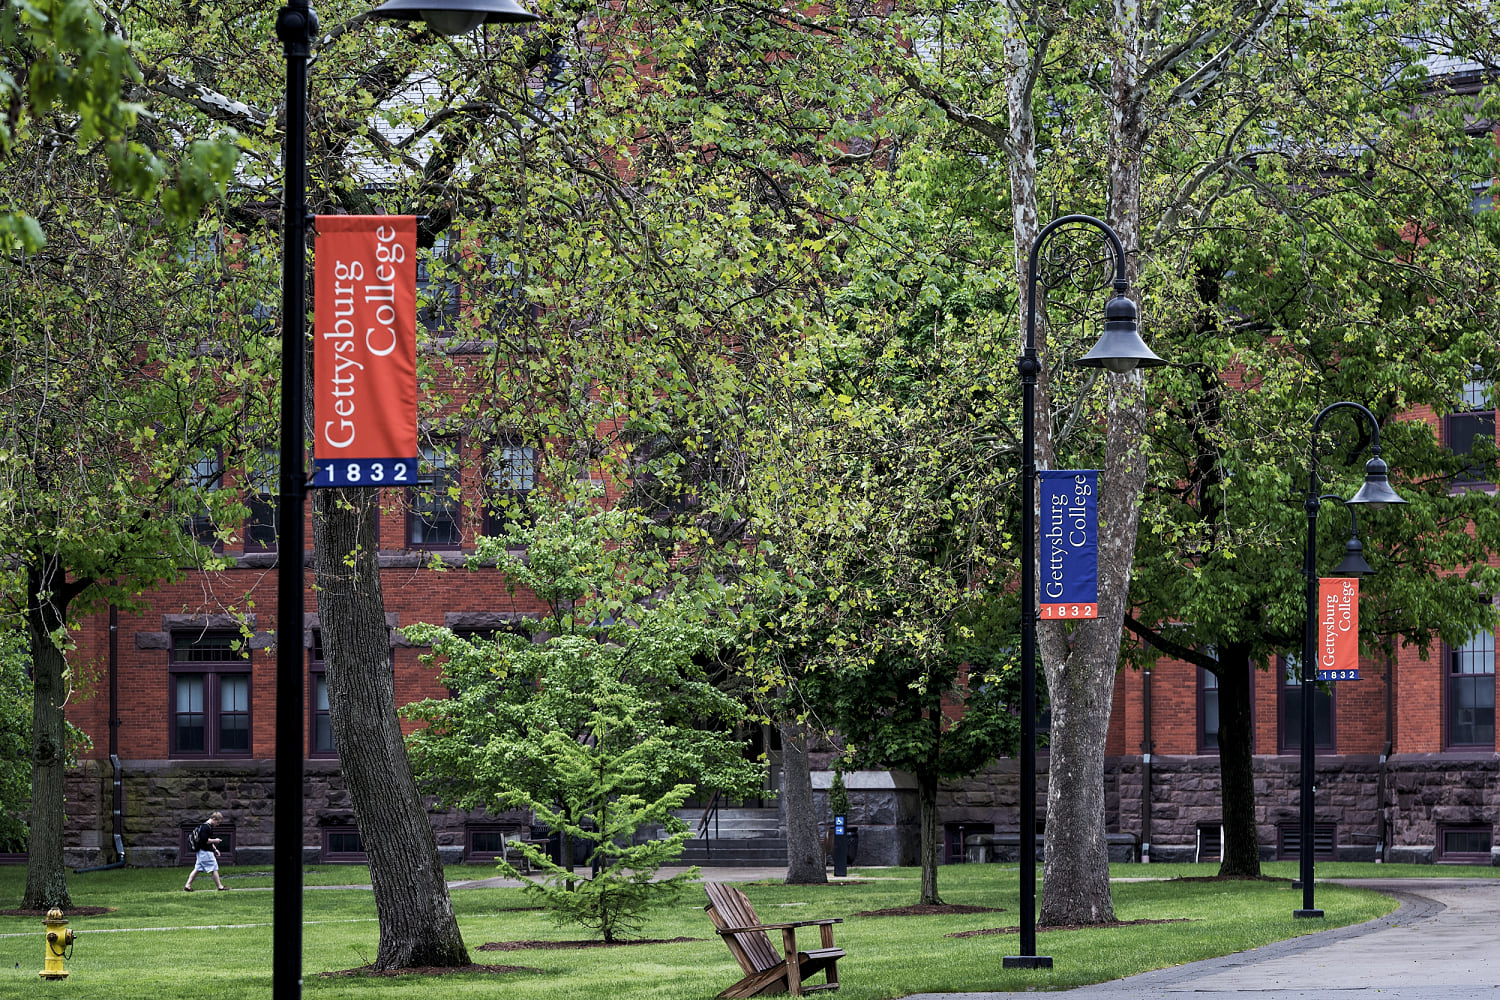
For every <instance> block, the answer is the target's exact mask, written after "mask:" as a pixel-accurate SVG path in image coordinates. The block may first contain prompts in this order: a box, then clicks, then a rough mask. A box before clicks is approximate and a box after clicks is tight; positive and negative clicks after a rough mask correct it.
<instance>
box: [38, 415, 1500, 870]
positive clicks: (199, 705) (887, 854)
mask: <svg viewBox="0 0 1500 1000" xmlns="http://www.w3.org/2000/svg"><path fill="white" fill-rule="evenodd" d="M1471 389H1473V390H1474V391H1473V392H1472V394H1471V397H1472V400H1471V401H1472V403H1473V406H1474V408H1473V410H1472V411H1470V412H1466V413H1460V414H1458V415H1456V416H1454V417H1450V418H1448V419H1446V420H1445V421H1443V433H1444V435H1445V441H1447V442H1448V443H1449V444H1450V445H1451V446H1453V447H1455V448H1456V449H1458V450H1464V447H1465V442H1466V441H1468V440H1471V439H1472V437H1473V436H1474V435H1476V434H1484V433H1488V434H1490V435H1491V436H1493V435H1494V433H1495V411H1494V410H1493V409H1485V408H1484V406H1485V402H1486V398H1487V397H1485V396H1484V395H1483V387H1480V386H1473V387H1471ZM1418 416H1420V415H1418ZM454 444H455V445H456V448H457V451H456V452H455V453H454V454H452V455H447V456H445V455H442V454H440V453H437V452H433V451H430V450H429V451H428V453H427V454H426V455H424V460H425V461H424V465H423V472H422V476H423V478H424V480H426V481H427V484H428V485H431V486H435V487H436V488H435V489H433V490H432V491H431V493H430V496H431V497H435V498H436V499H424V498H423V497H419V496H418V495H417V494H416V493H414V492H411V491H395V490H388V491H386V493H385V497H384V500H385V504H384V511H385V512H384V515H383V517H382V521H381V524H380V555H379V558H380V565H381V567H382V569H381V572H382V577H383V579H382V583H383V587H384V593H385V600H386V610H387V618H388V622H389V624H390V625H391V627H392V632H391V658H392V665H393V670H394V671H395V678H396V698H397V701H398V703H402V704H404V703H406V702H410V701H415V700H418V699H421V698H427V697H443V696H444V695H445V694H446V690H445V688H444V687H443V686H442V685H441V684H440V683H439V681H438V679H437V669H436V668H435V667H434V666H432V665H429V664H424V663H422V662H421V656H422V653H423V650H421V649H418V648H413V647H412V646H410V645H408V644H407V643H406V642H405V640H404V639H403V638H402V637H401V636H400V635H399V634H398V633H397V632H396V631H395V629H396V627H398V626H404V625H410V624H412V623H414V622H419V621H425V622H434V623H442V624H446V625H449V626H452V627H454V628H455V629H473V630H491V629H495V628H503V627H505V625H506V624H507V623H508V622H510V621H513V620H514V619H515V618H517V617H519V616H521V614H522V613H523V612H526V613H532V614H535V613H537V612H539V611H541V610H542V609H541V607H540V606H539V605H537V604H536V603H535V602H534V601H532V602H531V603H528V602H527V599H526V597H525V596H524V595H522V596H520V597H513V596H512V595H510V594H509V593H508V592H507V589H506V587H505V586H504V582H503V580H502V579H501V578H500V576H499V575H498V574H497V573H496V572H495V571H494V570H492V569H471V568H469V567H468V566H467V565H466V549H467V550H468V551H472V549H471V548H469V547H470V546H472V539H473V538H474V537H475V536H476V535H477V534H479V533H481V532H482V531H484V530H485V529H486V528H487V527H488V528H490V529H493V528H494V519H493V517H492V516H491V515H490V514H489V513H487V510H486V508H487V506H489V504H488V503H487V500H488V499H489V498H493V497H495V496H496V495H497V494H500V495H505V494H514V493H518V492H525V491H526V490H528V489H530V488H531V486H532V485H533V483H534V481H535V476H536V464H537V463H536V454H535V452H534V451H533V450H532V449H531V448H530V447H529V446H527V445H525V444H524V443H521V442H510V443H507V444H504V445H502V446H500V447H499V448H494V447H491V448H490V449H489V450H488V453H487V454H480V453H478V449H477V448H475V447H473V446H471V445H469V444H468V443H466V442H464V441H462V440H459V441H456V442H454ZM224 471H225V474H226V477H227V480H226V481H227V484H228V485H231V486H232V485H234V480H235V476H236V470H224ZM450 475H457V476H458V477H459V478H458V482H459V485H460V487H461V491H460V492H461V497H462V499H461V500H459V501H456V502H453V501H449V500H446V499H444V494H445V490H444V488H443V487H444V486H445V485H446V481H447V477H448V476H450ZM244 481H247V482H248V481H251V479H250V478H246V479H245V480H244ZM1468 488H1476V489H1483V490H1487V491H1489V492H1491V493H1492V494H1493V492H1494V490H1495V487H1494V486H1493V485H1490V484H1471V485H1470V486H1469V487H1468ZM267 499H268V498H264V497H262V498H259V500H257V501H255V502H252V503H251V508H252V515H251V519H250V521H249V522H247V523H246V524H244V525H240V526H237V530H236V531H235V532H234V535H233V540H231V541H230V542H228V543H225V544H224V545H223V549H224V551H223V555H224V556H225V557H226V558H227V559H228V560H229V561H230V562H231V564H232V567H231V568H228V569H224V570H221V571H217V572H211V573H210V572H193V573H191V574H189V575H188V576H187V578H186V579H184V580H183V581H182V582H180V583H177V584H174V585H172V586H168V587H164V588H162V589H161V590H159V591H157V592H155V593H153V594H151V595H150V597H149V599H150V602H151V610H150V611H147V612H129V613H127V612H117V613H115V614H113V615H111V616H105V615H100V616H97V617H95V618H93V619H91V620H90V621H89V622H88V623H87V624H86V626H85V628H84V630H83V632H82V633H81V634H79V635H78V637H77V641H78V648H77V650H76V651H75V653H74V654H73V656H72V660H73V663H74V664H75V669H76V670H77V672H78V675H79V676H80V678H82V683H81V684H80V687H79V690H78V693H76V694H75V696H74V698H73V700H72V701H71V702H70V704H69V706H68V715H69V718H70V719H71V720H72V721H73V722H74V723H75V724H76V725H78V726H80V727H81V728H82V729H83V730H84V731H86V732H87V733H88V734H89V735H90V736H91V737H92V739H93V742H94V747H93V750H92V751H91V752H89V753H88V754H87V759H86V760H84V761H83V762H82V765H81V766H80V767H79V768H77V769H75V770H74V771H73V772H72V774H71V777H70V785H69V797H68V821H67V831H68V832H67V838H68V839H67V843H68V860H69V862H70V863H72V864H78V865H87V864H98V863H103V862H109V861H112V860H114V859H115V857H116V855H115V850H114V839H113V838H114V834H115V833H117V832H118V833H119V834H120V835H121V838H122V841H123V846H124V848H125V851H126V855H127V857H128V859H129V861H130V862H131V863H132V864H137V865H149V864H174V863H177V861H178V858H179V855H180V852H181V851H182V850H183V848H184V846H185V843H186V840H185V838H186V834H187V831H188V830H189V829H190V828H191V827H192V826H193V825H194V824H196V823H197V822H199V821H200V820H201V819H202V817H203V815H204V814H206V813H207V812H209V811H211V810H213V809H220V810H223V811H224V812H226V814H227V815H228V816H229V824H228V830H227V832H226V840H227V844H228V847H229V852H228V853H229V856H230V859H231V860H233V861H238V862H240V863H250V864H260V863H266V862H268V861H269V859H270V845H271V791H272V785H273V778H274V771H273V766H272V757H273V754H274V751H273V746H274V737H275V733H274V729H273V718H274V712H273V708H274V681H275V660H274V657H273V656H272V655H271V648H270V647H271V635H270V631H269V630H270V629H271V628H272V627H273V625H274V623H275V621H276V593H275V583H276V575H275V569H274V564H275V559H276V555H277V554H276V552H275V550H274V546H275V532H274V526H273V525H272V524H270V522H269V517H270V516H271V511H272V509H273V508H272V506H271V505H269V504H268V503H267V502H266V500H267ZM204 527H206V526H204ZM308 537H309V538H310V537H311V533H310V532H309V536H308ZM435 556H436V557H441V562H442V568H434V566H433V565H432V560H433V558H434V557H435ZM308 583H309V588H308V591H307V593H306V599H305V600H306V604H305V606H306V607H307V608H308V609H309V612H308V614H307V616H306V620H305V624H304V629H303V633H302V636H301V643H302V646H303V649H304V651H305V658H306V659H305V662H306V684H307V688H306V703H307V712H308V714H307V719H306V725H305V729H306V741H307V742H306V747H307V764H306V789H305V799H306V807H305V808H306V821H305V830H306V831H307V833H306V838H305V841H304V850H305V852H306V856H307V857H308V859H309V860H318V859H322V860H325V861H338V860H358V859H360V858H361V857H362V849H361V845H360V841H359V837H358V832H357V829H356V828H355V827H354V825H353V823H354V816H353V809H352V805H351V803H350V801H349V798H348V795H347V793H346V792H345V790H344V787H343V782H342V780H341V778H340V776H339V773H338V762H337V760H336V758H335V756H334V753H333V750H332V742H331V738H330V735H329V728H328V722H327V714H326V713H327V698H326V693H325V692H324V689H323V688H322V671H323V664H322V662H321V657H320V649H321V647H320V643H319V630H318V620H317V615H316V613H315V611H314V610H313V609H315V608H316V600H315V596H314V594H313V593H312V590H311V586H310V584H311V572H310V570H309V572H308ZM236 615H244V616H245V617H244V619H243V620H244V622H245V623H246V624H247V626H248V628H249V631H250V633H251V638H250V641H249V643H248V646H249V649H248V651H247V652H245V653H241V652H237V651H236V650H235V649H234V648H233V646H232V643H233V641H234V640H235V639H237V638H238V637H240V635H241V631H240V621H241V619H240V618H238V617H236ZM1495 650H1496V637H1495V635H1494V634H1493V633H1479V634H1476V635H1475V636H1474V637H1472V639H1471V641H1470V642H1469V643H1467V644H1465V645H1464V646H1462V647H1461V648H1458V649H1448V648H1442V649H1440V650H1437V651H1436V653H1435V655H1434V656H1433V657H1432V658H1430V659H1428V660H1422V659H1420V658H1419V657H1418V655H1417V653H1416V652H1415V651H1414V650H1410V649H1403V650H1399V651H1398V652H1397V654H1396V656H1395V659H1394V662H1392V663H1385V662H1378V661H1372V660H1369V659H1366V660H1365V661H1364V662H1362V664H1361V679H1360V680H1358V681H1346V682H1340V683H1338V684H1336V685H1334V686H1333V688H1334V689H1333V690H1332V692H1331V693H1319V694H1318V696H1317V697H1316V699H1315V703H1314V711H1315V712H1316V713H1317V715H1316V718H1315V725H1316V730H1317V744H1318V745H1317V755H1318V756H1317V760H1318V772H1317V786H1318V796H1317V808H1316V813H1315V828H1316V830H1315V850H1316V851H1317V853H1318V855H1319V856H1321V857H1337V858H1342V859H1363V860H1373V859H1377V858H1380V859H1385V860H1390V861H1398V860H1415V861H1438V862H1466V863H1491V862H1493V863H1497V864H1500V848H1497V837H1496V834H1497V824H1500V753H1497V750H1500V744H1497V742H1496V734H1495V725H1494V703H1495V667H1496V653H1495ZM1247 669H1250V668H1249V667H1248V666H1247ZM1286 676H1287V675H1286V671H1285V663H1284V662H1279V663H1277V664H1274V665H1270V668H1269V669H1257V670H1254V671H1253V676H1252V691H1253V699H1254V720H1255V748H1254V750H1255V755H1256V756H1255V767H1256V771H1257V777H1256V800H1257V811H1258V817H1259V839H1260V843H1261V851H1262V855H1263V857H1265V858H1268V859H1269V858H1278V857H1281V858H1285V857H1289V856H1295V855H1296V852H1297V850H1298V844H1297V838H1298V827H1297V817H1298V811H1297V810H1298V780H1299V748H1298V739H1299V737H1298V732H1299V730H1298V728H1297V725H1296V720H1297V719H1298V718H1299V716H1298V712H1299V711H1300V698H1301V691H1300V686H1299V685H1297V684H1289V683H1286V682H1285V678H1286ZM1216 712H1217V695H1216V692H1215V683H1214V680H1213V678H1212V676H1211V675H1208V674H1207V673H1205V672H1203V671H1201V670H1200V669H1199V668H1197V667H1195V666H1192V665H1189V664H1185V663H1182V662H1180V661H1172V660H1163V661H1161V662H1159V663H1158V664H1157V665H1156V666H1155V667H1154V668H1153V669H1151V670H1149V671H1145V670H1142V671H1131V670H1125V671H1122V672H1121V674H1120V676H1119V677H1118V679H1117V682H1116V687H1115V696H1114V708H1113V715H1112V721H1111V729H1110V735H1109V739H1108V744H1107V751H1108V754H1109V762H1108V766H1107V773H1106V798H1107V810H1108V820H1107V825H1108V829H1109V830H1110V831H1111V833H1112V835H1113V836H1112V840H1113V841H1114V842H1115V853H1116V854H1117V856H1120V857H1127V856H1129V857H1137V858H1138V857H1140V856H1141V855H1142V854H1148V855H1149V857H1150V858H1151V859H1153V860H1158V861H1165V860H1192V859H1195V858H1198V859H1208V858H1213V857H1216V856H1217V851H1218V847H1219V843H1220V832H1219V830H1220V816H1221V813H1220V802H1219V777H1218V758H1217V750H1216V746H1215V743H1216V736H1215V734H1216V730H1217V716H1216ZM111 720H114V726H113V728H112V726H111ZM1013 765H1014V762H1012V761H1001V762H999V763H998V764H997V766H996V767H994V768H992V769H990V770H989V771H987V772H985V773H984V774H981V775H979V776H977V777H976V778H974V779H970V780H967V781H961V782H954V783H952V784H951V785H950V786H949V787H947V788H946V789H945V790H944V793H943V795H942V797H941V798H940V817H939V818H940V821H942V822H943V823H944V825H945V828H946V830H947V837H948V841H949V844H948V850H947V857H948V859H949V860H954V861H956V860H961V859H963V858H964V856H965V847H964V842H965V839H966V838H967V837H968V836H969V835H972V834H987V833H995V834H998V835H1000V837H1001V839H1002V840H1003V839H1005V835H1006V834H1007V833H1009V834H1010V835H1011V836H1012V837H1013V836H1014V833H1015V831H1016V830H1017V821H1018V816H1017V808H1016V804H1017V778H1016V773H1015V767H1014V766H1013ZM1045 767H1046V759H1045V755H1044V756H1043V757H1042V760H1041V769H1042V771H1043V778H1042V780H1043V781H1045ZM815 778H818V779H826V775H816V776H815ZM117 783H118V786H119V795H118V799H119V815H118V817H116V816H115V806H114V801H115V798H116V793H115V787H116V784H117ZM817 783H818V785H819V787H822V788H826V780H819V781H818V782H817ZM850 791H851V797H852V800H853V816H852V817H851V822H852V823H854V824H856V825H859V826H861V827H862V828H863V830H864V838H863V839H864V842H865V844H866V846H867V848H868V851H867V852H866V853H865V854H864V855H863V856H862V857H861V860H862V861H863V862H865V863H906V864H910V863H914V861H915V859H916V845H917V842H918V827H917V820H918V816H917V808H916V798H915V791H914V787H913V786H910V783H909V782H906V781H904V780H903V776H901V775H883V776H882V775H878V774H866V775H861V776H858V777H856V778H855V780H853V781H851V789H850ZM1043 800H1044V797H1043ZM526 819H527V817H525V816H522V815H519V814H509V815H501V816H489V815H482V814H458V813H450V812H442V811H434V812H433V813H432V821H433V824H434V827H435V828H436V830H437V832H438V840H439V844H440V848H441V850H442V852H443V854H444V857H445V859H446V860H449V861H453V860H458V859H460V858H463V857H468V856H482V857H485V858H489V857H492V856H493V854H494V853H495V850H496V846H497V843H498V839H499V838H501V837H504V836H506V835H511V836H513V835H515V834H517V833H523V832H528V833H529V831H528V830H526V829H525V823H526ZM971 843H972V842H971Z"/></svg>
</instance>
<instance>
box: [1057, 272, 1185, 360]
mask: <svg viewBox="0 0 1500 1000" xmlns="http://www.w3.org/2000/svg"><path fill="white" fill-rule="evenodd" d="M1123 291H1124V289H1122V288H1120V287H1119V286H1118V285H1116V287H1115V297H1114V298H1112V299H1110V300H1109V302H1108V303H1107V304H1106V305H1105V306H1104V333H1103V334H1102V335H1101V336H1100V337H1099V342H1098V343H1097V344H1095V345H1094V349H1093V350H1091V351H1089V352H1088V353H1087V354H1085V355H1084V356H1083V357H1081V358H1079V359H1078V364H1080V365H1082V366H1083V367H1085V368H1104V369H1106V370H1108V371H1112V372H1114V373H1115V374H1116V375H1124V374H1125V373H1126V372H1129V371H1134V370H1135V369H1136V368H1158V367H1160V366H1162V365H1164V364H1166V362H1165V361H1163V360H1162V359H1161V358H1159V357H1157V356H1156V352H1155V351H1153V350H1151V348H1149V347H1147V346H1146V342H1145V341H1144V340H1142V339H1141V333H1140V325H1139V324H1138V323H1137V320H1136V315H1137V314H1136V308H1135V303H1134V302H1132V301H1130V299H1128V298H1126V297H1125V296H1124V294H1122V293H1123Z"/></svg>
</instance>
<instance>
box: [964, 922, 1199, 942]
mask: <svg viewBox="0 0 1500 1000" xmlns="http://www.w3.org/2000/svg"><path fill="white" fill-rule="evenodd" d="M1187 922H1188V918H1187V917H1172V918H1170V919H1167V920H1112V921H1110V922H1109V923H1107V924H1048V925H1047V926H1045V927H1040V926H1039V927H1037V930H1039V931H1086V930H1093V929H1094V928H1097V927H1135V926H1137V925H1138V924H1185V923H1187ZM1019 933H1021V928H1019V927H986V928H985V929H984V930H978V931H955V932H954V933H952V934H944V935H943V937H951V938H970V937H985V936H987V935H990V934H1019Z"/></svg>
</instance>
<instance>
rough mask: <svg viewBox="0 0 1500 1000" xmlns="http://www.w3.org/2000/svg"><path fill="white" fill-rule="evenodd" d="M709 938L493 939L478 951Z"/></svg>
mask: <svg viewBox="0 0 1500 1000" xmlns="http://www.w3.org/2000/svg"><path fill="white" fill-rule="evenodd" d="M707 940H708V938H694V937H674V938H642V939H640V940H630V941H599V940H596V939H593V938H590V939H589V940H586V941H491V942H490V943H489V944H482V945H480V946H479V947H478V948H477V949H475V950H476V951H525V950H526V949H528V948H546V949H553V950H556V949H562V948H624V947H627V946H629V945H633V944H680V943H682V942H684V941H707Z"/></svg>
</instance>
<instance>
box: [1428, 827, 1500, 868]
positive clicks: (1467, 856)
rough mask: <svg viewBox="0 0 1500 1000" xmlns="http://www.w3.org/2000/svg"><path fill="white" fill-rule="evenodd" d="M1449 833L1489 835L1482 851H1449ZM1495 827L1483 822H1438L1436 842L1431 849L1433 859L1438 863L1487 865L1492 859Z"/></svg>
mask: <svg viewBox="0 0 1500 1000" xmlns="http://www.w3.org/2000/svg"><path fill="white" fill-rule="evenodd" d="M1450 833H1465V834H1473V833H1483V834H1485V835H1486V836H1488V837H1489V841H1490V843H1489V847H1488V848H1486V849H1484V850H1482V851H1449V850H1447V840H1448V834H1450ZM1494 850H1495V829H1494V827H1492V826H1489V825H1488V824H1485V823H1439V824H1438V828H1437V844H1436V845H1435V848H1434V850H1433V852H1432V853H1433V860H1434V861H1436V862H1437V863H1438V864H1440V865H1489V864H1492V863H1493V861H1494Z"/></svg>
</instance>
